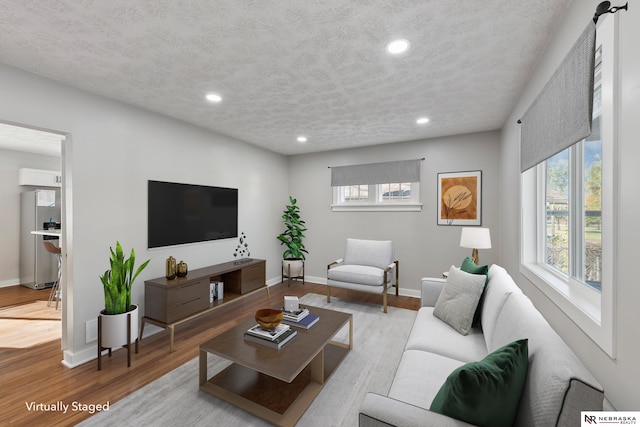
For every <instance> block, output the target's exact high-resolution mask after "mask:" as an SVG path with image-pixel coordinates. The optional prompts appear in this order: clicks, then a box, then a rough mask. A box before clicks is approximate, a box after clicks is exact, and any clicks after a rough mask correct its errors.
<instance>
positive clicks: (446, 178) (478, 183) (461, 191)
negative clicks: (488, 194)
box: [438, 170, 482, 226]
mask: <svg viewBox="0 0 640 427" xmlns="http://www.w3.org/2000/svg"><path fill="white" fill-rule="evenodd" d="M438 225H463V226H469V225H482V171H481V170H477V171H465V172H442V173H438Z"/></svg>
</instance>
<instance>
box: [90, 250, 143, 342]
mask: <svg viewBox="0 0 640 427" xmlns="http://www.w3.org/2000/svg"><path fill="white" fill-rule="evenodd" d="M109 250H110V251H111V257H110V259H109V263H110V265H111V268H110V269H109V270H107V271H105V273H104V274H103V275H102V276H100V281H101V282H102V286H103V288H104V310H102V311H101V312H100V317H101V319H100V320H101V325H102V330H101V334H102V335H101V347H102V348H117V347H121V346H124V345H127V314H129V313H131V327H130V328H131V329H130V331H129V332H130V335H129V336H130V337H131V341H130V343H133V342H135V340H136V339H137V336H138V333H137V331H138V306H137V305H135V304H131V286H132V285H133V282H134V281H135V280H136V277H138V275H139V274H140V272H141V271H142V270H144V268H145V267H146V266H147V265H148V264H149V261H150V260H147V261H145V262H144V263H143V264H142V265H140V267H138V269H137V270H136V272H135V273H134V272H133V269H134V264H135V261H136V254H135V252H134V250H133V249H131V254H130V256H129V258H127V259H125V257H124V251H123V250H122V246H121V245H120V242H116V250H115V252H114V250H113V248H109Z"/></svg>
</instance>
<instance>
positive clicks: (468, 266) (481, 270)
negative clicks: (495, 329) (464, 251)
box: [460, 257, 489, 326]
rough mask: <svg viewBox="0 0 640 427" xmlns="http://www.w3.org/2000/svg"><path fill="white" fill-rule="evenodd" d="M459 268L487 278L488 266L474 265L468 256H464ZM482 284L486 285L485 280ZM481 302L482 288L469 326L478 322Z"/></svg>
mask: <svg viewBox="0 0 640 427" xmlns="http://www.w3.org/2000/svg"><path fill="white" fill-rule="evenodd" d="M460 270H462V271H464V272H465V273H469V274H480V275H484V276H485V277H486V278H487V280H489V266H488V265H476V263H475V262H473V261H472V260H471V258H469V257H466V258H465V259H464V261H462V265H461V266H460ZM484 284H485V286H486V284H487V282H486V281H485V282H484ZM483 302H484V289H483V290H482V295H480V302H479V303H478V307H476V312H475V313H474V314H473V322H472V323H471V326H478V325H479V324H480V315H481V314H482V303H483Z"/></svg>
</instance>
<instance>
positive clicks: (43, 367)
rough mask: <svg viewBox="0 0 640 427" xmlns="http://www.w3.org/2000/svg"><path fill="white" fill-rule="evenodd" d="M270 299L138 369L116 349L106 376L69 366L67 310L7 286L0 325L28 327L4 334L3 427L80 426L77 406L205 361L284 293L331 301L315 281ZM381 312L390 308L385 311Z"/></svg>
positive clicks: (193, 330) (184, 332)
mask: <svg viewBox="0 0 640 427" xmlns="http://www.w3.org/2000/svg"><path fill="white" fill-rule="evenodd" d="M269 293H270V297H271V298H270V299H271V301H269V300H268V298H267V292H266V291H264V290H261V291H259V292H256V293H255V294H252V295H251V296H249V297H248V298H245V299H243V300H242V301H239V302H236V301H234V302H231V303H229V304H228V305H223V306H221V307H220V308H219V309H217V310H214V311H213V312H211V313H208V314H206V315H204V316H202V317H199V318H197V319H194V320H193V321H190V322H186V323H184V324H182V325H180V326H177V327H176V332H175V351H174V352H173V353H170V352H169V334H168V332H167V331H164V332H161V333H158V334H155V335H153V336H151V337H148V338H145V339H144V340H142V342H141V343H140V351H139V353H138V354H133V356H132V362H131V367H130V368H127V355H126V350H124V349H121V350H118V351H114V352H113V355H112V357H110V358H109V357H104V356H103V359H102V371H98V370H97V364H96V362H95V361H93V362H90V363H86V364H84V365H82V366H79V367H77V368H74V369H68V368H66V367H64V366H63V365H62V364H61V360H62V351H61V344H60V329H61V325H60V323H59V322H60V321H59V320H57V321H56V320H54V321H51V320H50V319H49V318H50V317H55V316H56V315H57V316H58V318H59V313H60V311H58V312H57V313H56V312H55V309H53V308H49V309H48V310H44V312H43V311H41V310H42V307H40V306H42V302H43V301H44V306H45V308H46V300H47V298H48V295H49V293H48V292H47V291H33V290H31V289H28V288H24V287H21V286H11V287H7V288H0V322H1V321H2V320H5V319H7V318H11V316H14V317H20V318H22V319H21V320H23V321H24V322H26V323H21V324H20V325H19V327H18V326H16V329H17V330H16V329H13V330H12V331H11V333H7V335H6V337H7V338H5V335H1V333H2V332H1V329H0V339H1V341H0V385H1V386H0V425H6V424H13V425H16V426H23V425H25V426H26V425H29V426H32V425H33V426H35V425H49V426H53V425H56V426H72V425H75V424H77V423H79V422H80V421H82V420H84V419H86V418H88V417H89V416H90V415H91V414H90V413H88V412H85V411H73V410H72V406H71V405H72V404H73V403H74V402H77V403H79V404H86V405H97V404H105V403H107V402H109V403H110V404H113V403H115V402H116V401H118V400H120V399H122V398H123V397H125V396H127V395H128V394H130V393H132V392H133V391H135V390H137V389H139V388H141V387H143V386H144V385H146V384H148V383H149V382H151V381H153V380H155V379H156V378H159V377H161V376H162V375H164V374H166V373H167V372H169V371H171V370H173V369H175V368H177V367H178V366H180V365H182V364H184V363H186V362H187V361H189V360H191V359H193V358H194V357H196V356H197V355H198V346H199V345H200V343H202V342H204V341H207V340H209V339H211V338H212V337H214V336H216V335H217V334H219V333H221V332H222V331H224V330H226V329H227V328H229V327H231V326H233V325H236V324H238V323H239V322H241V321H242V320H244V319H246V318H248V317H250V316H252V315H253V313H255V311H256V310H257V309H258V308H262V307H264V306H267V305H272V304H275V303H277V302H278V301H281V300H282V298H283V296H284V295H297V296H303V295H305V294H307V293H317V294H323V295H324V294H326V286H323V285H315V284H309V283H307V284H305V285H302V283H301V282H298V283H295V284H293V285H292V286H291V287H290V288H288V287H287V285H286V284H282V283H281V284H278V285H275V286H272V287H270V292H269ZM331 295H332V296H336V297H339V298H346V299H352V300H358V301H363V302H371V303H375V304H381V303H382V297H381V296H379V295H369V294H363V293H356V292H350V291H347V290H340V289H333V290H332V294H331ZM389 305H390V306H395V307H400V308H407V309H412V310H417V309H418V308H419V305H420V302H419V300H418V299H416V298H410V297H402V296H399V297H396V296H391V295H390V296H389ZM7 307H10V308H7ZM29 308H34V313H38V314H33V313H32V314H28V315H27V314H25V312H26V311H28V310H29ZM380 309H381V310H382V306H381V308H380ZM36 310H38V311H36ZM7 313H8V314H7ZM16 313H18V315H17V316H16ZM20 313H22V314H20ZM28 317H35V318H36V319H38V320H41V321H44V320H42V319H45V320H46V321H48V322H51V323H54V322H55V324H56V325H57V334H58V335H57V336H56V337H55V338H53V335H54V334H55V333H56V331H51V330H48V331H45V332H42V331H36V330H35V329H36V326H35V324H34V326H32V327H31V326H30V325H29V324H28V321H29V320H28V319H27V318H28ZM31 320H34V321H35V319H31ZM16 325H17V324H16ZM0 328H1V326H0ZM54 329H56V328H54ZM36 336H38V337H39V338H36ZM42 336H45V337H47V338H49V336H50V337H51V338H52V339H45V340H44V341H43V340H42ZM194 387H195V386H194ZM57 402H62V404H65V405H70V406H69V410H68V411H67V413H66V414H64V413H62V411H43V410H35V408H31V409H30V408H29V405H32V404H33V405H37V404H45V405H49V404H56V403H57ZM87 409H88V408H87Z"/></svg>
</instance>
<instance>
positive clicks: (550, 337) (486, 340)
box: [359, 265, 604, 427]
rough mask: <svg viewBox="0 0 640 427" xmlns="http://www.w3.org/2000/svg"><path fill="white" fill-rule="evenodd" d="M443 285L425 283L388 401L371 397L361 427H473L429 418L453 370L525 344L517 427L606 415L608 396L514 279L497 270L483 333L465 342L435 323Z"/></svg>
mask: <svg viewBox="0 0 640 427" xmlns="http://www.w3.org/2000/svg"><path fill="white" fill-rule="evenodd" d="M444 284H445V280H443V279H422V308H420V310H419V311H418V314H417V317H416V320H415V323H414V325H413V328H412V330H411V333H410V335H409V338H408V340H407V343H406V346H405V350H404V353H403V356H402V359H401V361H400V364H399V366H398V368H397V371H396V374H395V377H394V380H393V383H392V385H391V388H390V390H389V392H388V395H387V396H383V395H380V394H375V393H368V394H367V395H366V396H365V399H364V401H363V404H362V406H361V410H360V416H359V421H360V426H361V427H368V426H389V425H392V426H416V427H417V426H421V427H424V426H437V427H447V426H469V425H474V424H469V423H466V422H463V421H460V420H457V419H454V418H451V417H448V416H446V415H442V414H439V413H435V412H432V411H429V407H430V405H431V402H432V401H433V399H434V397H435V396H436V394H437V393H438V391H439V390H440V387H441V386H442V384H443V383H444V382H445V380H446V379H447V377H448V376H449V374H450V373H451V372H452V371H454V370H455V369H456V368H458V367H460V366H462V365H464V364H466V363H468V362H473V361H478V360H480V359H483V358H484V357H485V356H487V355H488V354H489V353H491V352H493V351H494V350H496V349H498V348H500V347H502V346H504V345H506V344H508V343H511V342H513V341H516V340H519V339H523V338H527V339H528V352H529V362H528V367H527V377H526V381H525V384H524V388H523V391H522V395H521V397H520V401H519V404H518V408H517V413H516V416H515V417H516V418H515V422H514V426H535V427H549V426H576V425H580V411H585V410H602V406H603V400H604V391H603V389H602V387H601V386H600V384H598V382H597V381H596V380H595V378H594V377H593V376H592V375H591V374H590V373H589V372H588V371H587V369H586V368H585V367H584V365H583V364H582V363H581V362H580V360H579V359H578V358H577V356H576V355H575V354H574V353H573V352H572V351H571V350H570V349H569V348H568V347H567V345H566V344H565V343H564V342H563V341H562V339H561V338H560V337H559V336H558V335H557V334H556V333H555V332H554V331H553V329H552V328H551V327H550V326H549V324H548V323H547V322H546V321H545V319H544V318H543V317H542V315H541V314H540V313H539V312H538V311H537V310H536V309H535V307H534V306H533V304H532V303H531V301H530V300H529V299H528V298H527V297H526V296H525V295H524V294H523V293H522V292H521V290H520V289H519V288H518V287H517V285H516V284H515V283H514V282H513V279H512V278H511V276H509V274H508V273H507V272H506V271H505V270H504V269H503V268H502V267H499V266H497V265H493V266H491V268H490V269H489V273H488V281H487V284H486V289H485V294H484V299H483V303H482V312H481V328H480V327H473V328H472V329H471V330H470V332H469V334H468V335H461V334H460V333H458V332H457V331H456V330H454V329H453V328H452V327H450V326H449V325H448V324H447V323H445V322H443V321H441V320H440V319H438V318H436V317H435V316H434V315H433V311H434V306H435V304H436V302H437V300H438V296H439V294H440V291H441V290H442V288H443V286H444Z"/></svg>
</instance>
